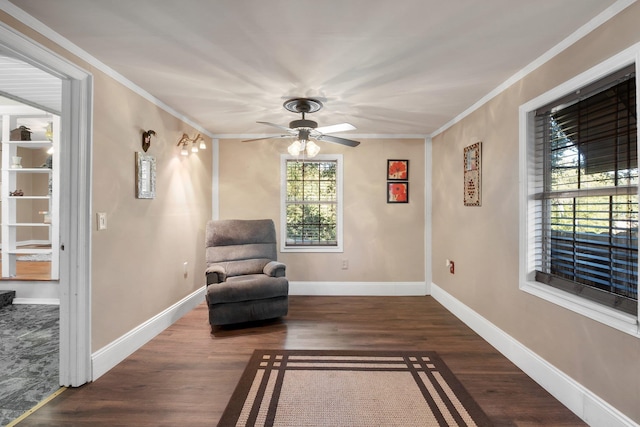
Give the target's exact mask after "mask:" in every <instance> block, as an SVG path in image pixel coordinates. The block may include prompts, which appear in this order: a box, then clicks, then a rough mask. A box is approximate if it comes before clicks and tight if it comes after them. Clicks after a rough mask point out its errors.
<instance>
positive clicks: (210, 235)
mask: <svg viewBox="0 0 640 427" xmlns="http://www.w3.org/2000/svg"><path fill="white" fill-rule="evenodd" d="M206 260H207V269H206V272H205V275H206V279H207V292H206V300H207V305H208V306H209V323H210V324H211V326H212V327H214V326H222V325H228V324H233V323H243V322H249V321H254V320H265V319H272V318H276V317H281V316H285V315H286V314H287V312H288V309H289V281H288V280H287V278H286V277H285V270H286V266H285V265H284V264H283V263H281V262H278V261H277V246H276V230H275V225H274V223H273V221H272V220H270V219H259V220H237V219H233V220H218V221H209V222H208V223H207V230H206Z"/></svg>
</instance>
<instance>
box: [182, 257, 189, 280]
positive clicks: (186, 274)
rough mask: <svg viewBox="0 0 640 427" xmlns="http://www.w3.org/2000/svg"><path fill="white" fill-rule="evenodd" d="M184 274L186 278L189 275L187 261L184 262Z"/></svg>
mask: <svg viewBox="0 0 640 427" xmlns="http://www.w3.org/2000/svg"><path fill="white" fill-rule="evenodd" d="M182 274H183V275H184V278H185V279H186V278H187V276H189V262H188V261H185V262H184V264H182Z"/></svg>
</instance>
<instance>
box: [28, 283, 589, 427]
mask: <svg viewBox="0 0 640 427" xmlns="http://www.w3.org/2000/svg"><path fill="white" fill-rule="evenodd" d="M257 348H264V349H267V348H270V349H279V348H284V349H366V350H387V349H397V350H411V349H419V350H435V351H437V352H438V353H439V354H440V356H441V357H442V359H443V360H444V361H445V363H446V364H447V365H448V366H449V368H450V369H451V370H452V371H453V373H454V374H455V375H456V376H457V377H458V379H459V380H460V381H461V382H462V383H463V384H464V386H465V387H466V388H467V390H468V391H469V393H470V394H471V395H472V396H473V397H474V398H475V400H476V401H477V402H478V404H479V405H480V406H481V407H482V409H483V410H484V411H485V412H486V414H487V415H488V416H489V417H490V418H491V419H492V421H493V422H494V423H495V425H496V426H541V425H544V426H583V425H585V424H584V423H583V422H581V420H580V419H579V418H578V417H576V416H575V415H574V414H573V413H572V412H571V411H569V410H568V409H567V408H565V407H564V406H562V405H561V404H560V403H559V402H558V401H557V400H556V399H554V398H553V397H552V396H551V395H550V394H549V393H547V392H546V391H544V390H543V389H542V388H541V387H540V386H538V385H537V384H536V383H535V382H534V381H533V380H531V379H530V378H529V377H527V376H526V375H525V374H524V373H522V371H520V370H519V369H518V368H516V367H515V366H514V365H513V364H512V363H511V362H509V361H508V360H507V359H506V358H504V357H503V356H502V355H501V354H500V353H498V352H497V351H496V350H495V349H494V348H493V347H491V346H490V345H489V344H487V343H486V342H485V341H483V340H482V339H481V338H480V337H479V336H478V335H476V334H475V333H474V332H473V331H471V330H470V329H469V328H468V327H467V326H465V325H464V324H463V323H462V322H461V321H459V320H458V319H457V318H455V317H454V316H453V315H452V314H450V313H449V312H448V311H447V310H445V309H444V308H443V307H442V306H441V305H440V304H438V303H437V302H436V301H435V300H434V299H433V298H431V297H302V296H294V297H291V301H290V309H289V315H288V316H287V317H286V318H284V319H282V320H277V321H270V322H265V323H260V324H256V325H249V326H245V327H242V328H224V329H219V330H217V331H216V332H215V333H214V334H211V333H210V328H209V325H208V322H207V308H206V306H205V305H204V304H201V305H199V306H198V307H197V308H196V309H194V310H193V311H192V312H190V313H188V314H187V315H186V316H185V317H183V318H182V319H180V320H178V321H177V322H176V323H175V324H174V325H173V326H171V327H170V328H168V329H167V330H165V331H164V332H163V333H161V334H160V335H159V336H157V337H156V338H155V339H153V340H152V341H151V342H149V343H148V344H147V345H145V346H144V347H142V348H141V349H140V350H138V351H137V352H135V353H134V354H133V355H131V356H130V357H129V358H127V359H126V360H125V361H123V362H122V363H120V364H119V365H118V366H116V367H115V368H114V369H112V370H111V371H109V372H108V373H106V374H105V375H104V376H102V377H101V378H99V379H98V380H97V381H95V382H93V383H91V384H87V385H85V386H83V387H80V388H75V389H69V390H67V391H65V392H63V393H62V394H60V395H59V396H58V397H56V398H55V399H53V400H52V401H51V402H49V403H47V404H46V405H45V406H43V407H42V408H40V409H39V410H37V411H36V412H35V413H33V414H32V415H31V416H29V417H28V418H26V419H25V420H24V421H22V422H21V423H20V424H19V426H20V427H27V426H213V425H216V423H217V421H218V419H219V418H220V416H221V414H222V411H223V410H224V408H225V406H226V404H227V401H228V400H229V398H230V396H231V394H232V392H233V390H234V388H235V386H236V383H237V381H238V380H239V378H240V375H241V374H242V371H243V369H244V367H245V364H246V363H247V361H248V360H249V356H250V355H251V353H252V352H253V350H254V349H257ZM412 427H413V426H412Z"/></svg>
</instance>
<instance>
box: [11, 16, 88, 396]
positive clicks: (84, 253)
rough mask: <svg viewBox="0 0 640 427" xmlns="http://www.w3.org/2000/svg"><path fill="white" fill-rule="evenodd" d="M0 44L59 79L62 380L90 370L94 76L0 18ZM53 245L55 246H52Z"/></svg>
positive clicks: (76, 380)
mask: <svg viewBox="0 0 640 427" xmlns="http://www.w3.org/2000/svg"><path fill="white" fill-rule="evenodd" d="M0 46H2V48H3V49H4V50H5V51H10V52H12V54H13V56H15V57H16V58H19V59H21V60H23V61H25V62H27V63H30V64H32V65H34V66H35V67H37V68H40V69H43V70H45V71H47V72H49V73H51V74H52V75H54V76H56V77H59V78H60V79H61V80H62V115H61V129H60V130H61V132H60V134H61V138H60V165H59V167H60V212H59V216H60V218H59V220H60V221H59V223H60V248H59V249H60V290H59V292H60V385H62V386H74V387H75V386H80V385H82V384H84V383H86V382H89V381H91V380H92V372H91V176H92V172H91V152H92V150H91V148H92V113H93V102H92V101H93V77H92V76H91V74H90V73H88V72H87V71H85V70H83V69H81V68H79V67H78V66H77V65H75V64H73V63H71V62H70V61H68V60H66V59H65V58H62V57H61V56H59V55H57V54H56V53H54V52H53V51H51V50H49V49H47V48H45V47H44V46H42V45H40V44H38V43H36V42H35V41H33V40H31V39H28V38H27V37H25V36H24V35H22V34H20V33H18V32H17V31H15V30H14V29H13V28H11V27H9V26H7V25H6V24H4V23H0ZM53 249H54V250H55V248H53Z"/></svg>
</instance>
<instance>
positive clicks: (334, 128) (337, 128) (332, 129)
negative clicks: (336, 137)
mask: <svg viewBox="0 0 640 427" xmlns="http://www.w3.org/2000/svg"><path fill="white" fill-rule="evenodd" d="M355 128H356V127H355V126H354V125H352V124H351V123H340V124H337V125H331V126H322V127H319V128H316V129H314V130H315V131H316V132H319V133H336V132H346V131H348V130H354V129H355Z"/></svg>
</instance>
